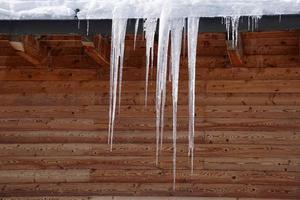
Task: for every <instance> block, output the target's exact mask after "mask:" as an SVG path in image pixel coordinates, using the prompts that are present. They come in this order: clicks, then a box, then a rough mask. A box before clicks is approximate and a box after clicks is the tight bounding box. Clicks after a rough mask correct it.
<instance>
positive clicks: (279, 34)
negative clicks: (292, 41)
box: [242, 30, 300, 39]
mask: <svg viewBox="0 0 300 200" xmlns="http://www.w3.org/2000/svg"><path fill="white" fill-rule="evenodd" d="M299 34H300V32H299V31H298V30H295V31H294V30H291V31H262V32H244V33H242V35H243V38H244V39H252V38H272V39H276V38H289V37H298V36H299Z"/></svg>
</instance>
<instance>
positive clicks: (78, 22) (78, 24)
mask: <svg viewBox="0 0 300 200" xmlns="http://www.w3.org/2000/svg"><path fill="white" fill-rule="evenodd" d="M77 29H78V30H79V29H80V20H79V19H78V21H77Z"/></svg>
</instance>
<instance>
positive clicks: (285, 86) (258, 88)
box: [206, 80, 300, 93]
mask: <svg viewBox="0 0 300 200" xmlns="http://www.w3.org/2000/svg"><path fill="white" fill-rule="evenodd" d="M206 89H207V92H211V93H226V92H227V93H243V92H244V93H259V92H262V93H266V92H276V93H298V92H300V81H298V80H294V81H292V80H291V81H277V80H266V81H263V80H261V81H259V80H255V81H235V80H234V81H208V82H207V88H206Z"/></svg>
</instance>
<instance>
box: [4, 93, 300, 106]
mask: <svg viewBox="0 0 300 200" xmlns="http://www.w3.org/2000/svg"><path fill="white" fill-rule="evenodd" d="M167 93H168V91H167ZM187 95H188V93H181V94H180V95H179V97H178V105H187V104H188V98H186V97H187ZM195 100H196V105H202V106H205V105H206V106H208V105H211V106H217V105H249V106H271V105H272V106H276V105H277V106H299V105H300V94H299V93H251V94H250V93H214V94H213V93H209V94H203V93H199V94H197V96H196V99H195ZM155 102H156V99H155V93H153V92H149V93H148V105H155ZM171 104H172V99H171V95H167V99H166V105H171ZM0 105H1V106H84V105H107V106H108V105H109V94H108V93H102V92H100V91H98V92H89V91H82V92H81V93H78V92H76V91H75V92H60V93H49V94H47V93H43V92H40V93H26V92H24V93H22V94H18V93H15V94H1V95H0ZM121 105H145V93H144V91H137V92H136V93H126V92H124V91H123V92H122V98H121Z"/></svg>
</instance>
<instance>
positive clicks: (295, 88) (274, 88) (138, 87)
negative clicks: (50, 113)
mask: <svg viewBox="0 0 300 200" xmlns="http://www.w3.org/2000/svg"><path fill="white" fill-rule="evenodd" d="M122 85H123V86H122V88H123V91H124V92H132V93H135V92H136V91H144V88H145V82H144V81H123V83H122ZM205 86H206V88H205ZM167 87H168V88H167V90H168V91H169V92H170V91H171V84H170V83H168V85H167ZM187 88H188V83H187V82H182V83H181V84H180V85H179V92H184V91H185V90H186V89H187ZM155 90H156V82H155V81H149V86H148V91H149V92H155ZM196 90H197V92H204V91H206V92H208V93H300V80H290V81H285V80H251V81H247V80H244V81H242V80H226V81H225V80H224V81H207V82H206V83H203V82H201V81H198V82H197V83H196ZM67 91H68V92H78V93H79V92H82V91H90V92H97V91H101V92H108V91H109V84H108V82H107V81H80V82H79V81H0V92H1V93H2V94H3V93H5V94H13V93H18V94H20V93H24V92H25V93H41V92H46V93H59V92H67ZM185 92H186V91H185Z"/></svg>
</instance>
